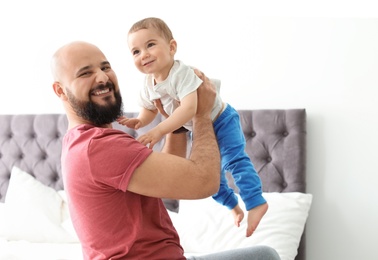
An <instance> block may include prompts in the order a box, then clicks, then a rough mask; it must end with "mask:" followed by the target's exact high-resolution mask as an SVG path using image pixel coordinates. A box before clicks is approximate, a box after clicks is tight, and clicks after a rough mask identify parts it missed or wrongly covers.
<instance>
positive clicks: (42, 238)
mask: <svg viewBox="0 0 378 260" xmlns="http://www.w3.org/2000/svg"><path fill="white" fill-rule="evenodd" d="M62 206H63V200H62V198H61V197H60V196H59V194H58V193H57V192H56V191H55V190H54V189H53V188H50V187H47V186H45V185H44V184H42V183H41V182H39V181H38V180H36V179H35V178H34V177H33V176H31V175H30V174H28V173H25V172H23V171H22V170H20V169H19V168H17V167H13V169H12V172H11V178H10V181H9V186H8V190H7V194H6V197H5V203H4V210H3V216H2V218H3V219H2V221H1V222H0V237H4V238H6V239H8V240H27V241H30V242H75V239H74V238H73V237H72V236H71V235H70V234H69V233H68V232H67V231H65V230H64V228H63V227H62V226H61V222H62V217H61V210H62Z"/></svg>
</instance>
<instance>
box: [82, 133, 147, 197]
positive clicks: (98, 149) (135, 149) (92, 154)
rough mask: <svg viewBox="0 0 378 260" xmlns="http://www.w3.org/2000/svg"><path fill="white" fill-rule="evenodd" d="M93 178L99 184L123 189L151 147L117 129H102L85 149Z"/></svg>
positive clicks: (124, 189)
mask: <svg viewBox="0 0 378 260" xmlns="http://www.w3.org/2000/svg"><path fill="white" fill-rule="evenodd" d="M88 153H89V154H88V157H89V158H90V167H91V172H92V177H93V179H94V180H95V181H96V182H98V184H99V185H107V186H111V187H113V188H115V189H120V190H122V191H126V189H127V186H128V184H129V181H130V178H131V176H132V174H133V173H134V171H135V169H136V168H137V167H138V166H139V165H141V164H142V163H143V162H144V160H145V159H146V158H147V157H148V156H149V155H150V154H151V153H152V150H151V149H149V148H147V147H146V146H144V145H142V144H141V143H139V142H138V141H136V140H135V139H134V138H133V137H132V136H130V135H128V134H126V133H123V132H121V131H118V130H108V131H104V133H103V134H102V135H99V136H97V137H96V138H95V139H92V141H91V144H90V146H89V149H88Z"/></svg>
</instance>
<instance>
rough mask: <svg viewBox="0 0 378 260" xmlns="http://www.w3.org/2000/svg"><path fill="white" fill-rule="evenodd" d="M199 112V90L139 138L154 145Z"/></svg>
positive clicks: (185, 98)
mask: <svg viewBox="0 0 378 260" xmlns="http://www.w3.org/2000/svg"><path fill="white" fill-rule="evenodd" d="M196 112H197V91H193V92H192V93H190V94H188V95H187V96H185V97H184V98H183V99H182V100H181V102H180V106H179V107H178V108H177V109H176V110H175V111H174V112H173V113H172V114H171V115H170V116H169V117H168V118H167V119H165V120H164V121H162V122H161V123H159V124H158V125H157V126H156V127H154V128H153V129H152V130H150V131H148V132H147V133H146V134H145V135H142V136H140V137H139V138H138V141H140V142H141V143H142V144H144V145H147V144H150V145H149V147H150V148H151V149H152V147H153V146H154V145H155V144H156V143H157V142H158V141H159V140H160V139H161V138H162V137H163V136H164V135H166V134H168V133H171V132H173V131H175V130H176V129H178V128H180V127H181V126H183V125H184V124H185V123H186V122H188V121H190V120H191V119H192V118H193V116H194V115H195V114H196Z"/></svg>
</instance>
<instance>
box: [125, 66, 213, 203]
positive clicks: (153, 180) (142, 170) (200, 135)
mask: <svg viewBox="0 0 378 260" xmlns="http://www.w3.org/2000/svg"><path fill="white" fill-rule="evenodd" d="M197 73H198V74H199V75H198V74H197V75H198V76H200V77H201V79H202V80H203V83H202V85H201V86H200V87H199V88H198V90H197V94H198V106H197V113H196V115H195V116H194V117H193V145H192V151H191V155H190V158H189V159H185V158H181V157H179V156H175V155H172V154H167V153H158V152H153V153H152V154H151V155H150V156H148V158H147V159H146V160H145V161H144V162H143V163H142V164H141V165H140V166H139V167H138V168H137V169H136V170H135V172H134V174H133V176H132V177H131V180H130V183H129V186H128V190H129V191H132V192H135V193H139V194H143V195H146V196H152V197H160V198H172V199H199V198H205V197H208V196H211V195H213V194H214V193H216V192H217V191H218V189H219V183H220V154H219V148H218V144H217V141H216V138H215V135H214V129H213V124H212V120H211V117H210V114H211V109H212V107H213V104H214V100H215V95H216V92H215V89H214V86H213V85H212V84H211V83H210V81H209V79H208V78H206V77H204V75H202V73H199V72H198V71H197ZM180 136H181V137H183V135H181V134H180V135H178V136H177V138H178V137H180ZM171 137H174V136H171ZM170 144H172V143H170Z"/></svg>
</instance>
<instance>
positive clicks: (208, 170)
mask: <svg viewBox="0 0 378 260" xmlns="http://www.w3.org/2000/svg"><path fill="white" fill-rule="evenodd" d="M190 159H191V160H192V161H193V162H194V163H196V164H197V165H199V166H200V167H201V170H202V172H203V173H204V175H203V176H204V178H205V181H206V180H207V181H211V182H213V181H214V182H215V183H218V184H217V185H218V188H219V182H220V153H219V147H218V143H217V140H216V137H215V134H214V128H213V123H212V121H211V119H210V117H209V118H207V117H195V119H193V144H192V151H191V154H190Z"/></svg>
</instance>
